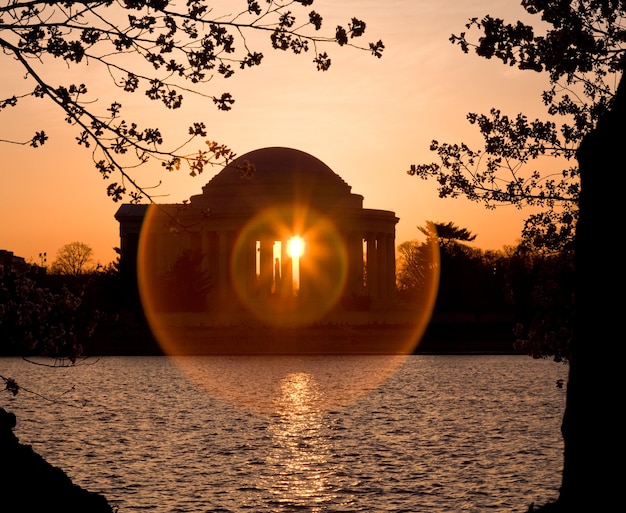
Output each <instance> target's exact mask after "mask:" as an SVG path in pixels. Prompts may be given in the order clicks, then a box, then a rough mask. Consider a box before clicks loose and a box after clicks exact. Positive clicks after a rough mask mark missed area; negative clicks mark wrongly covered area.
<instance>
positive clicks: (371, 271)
mask: <svg viewBox="0 0 626 513" xmlns="http://www.w3.org/2000/svg"><path fill="white" fill-rule="evenodd" d="M365 241H366V244H367V255H366V259H367V260H366V266H367V295H368V296H369V297H370V298H372V299H375V298H377V297H378V287H377V285H378V278H377V276H378V273H377V270H378V263H377V262H378V255H377V252H376V234H374V233H372V232H368V233H367V234H366V236H365Z"/></svg>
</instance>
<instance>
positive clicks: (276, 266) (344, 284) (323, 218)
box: [115, 147, 398, 308]
mask: <svg viewBox="0 0 626 513" xmlns="http://www.w3.org/2000/svg"><path fill="white" fill-rule="evenodd" d="M250 165H252V166H253V167H254V171H253V172H252V174H248V171H249V170H250V169H251V168H250ZM115 218H116V219H117V220H118V221H119V223H120V237H121V243H120V249H121V261H120V264H121V266H122V268H124V267H125V266H128V265H129V264H132V266H134V265H135V262H136V261H137V259H139V260H138V262H139V263H138V269H139V275H140V281H141V280H142V279H143V280H157V281H158V280H161V281H162V282H163V283H165V282H166V281H167V280H168V279H170V280H172V279H173V280H174V283H172V287H171V292H167V293H165V292H164V295H167V296H168V297H172V296H173V295H175V292H174V291H175V290H176V287H177V286H178V287H179V289H180V288H184V289H185V290H186V295H187V297H188V296H189V294H199V295H200V297H201V302H202V301H203V299H202V298H204V297H206V301H207V302H209V301H212V304H213V307H216V308H219V307H220V306H224V305H227V304H231V303H233V302H235V303H237V302H239V303H242V304H243V305H244V306H246V305H248V304H249V303H248V302H251V301H257V300H258V299H259V298H261V299H263V298H265V297H272V296H279V297H282V298H286V299H289V300H290V301H291V300H294V298H296V299H297V301H299V302H315V301H322V300H326V298H327V297H328V296H329V295H333V294H334V295H336V296H337V297H338V298H339V300H338V301H337V303H338V302H339V301H340V300H345V298H360V299H363V298H366V299H368V300H369V302H367V304H370V302H371V304H373V305H375V304H384V303H385V302H388V301H391V300H392V299H393V298H394V297H395V227H396V224H397V222H398V218H397V217H396V216H395V214H394V212H391V211H386V210H373V209H366V208H363V196H361V195H358V194H354V193H352V192H351V187H350V186H349V185H348V184H347V183H346V182H344V181H343V180H342V179H341V177H340V176H339V175H337V174H336V173H334V172H333V171H332V170H331V169H330V168H329V167H328V166H327V165H326V164H324V163H323V162H321V161H320V160H319V159H317V158H315V157H313V156H311V155H309V154H307V153H304V152H302V151H298V150H295V149H290V148H280V147H272V148H263V149H259V150H255V151H252V152H250V153H247V154H245V155H243V156H241V157H239V158H237V159H236V160H234V161H233V162H232V163H231V164H230V165H228V166H227V167H225V168H224V169H223V170H222V171H221V172H219V173H218V174H217V175H215V176H214V177H213V178H212V179H211V180H210V181H209V182H208V183H207V184H206V185H205V186H204V187H203V189H202V194H199V195H196V196H193V197H191V199H190V201H188V202H185V203H181V204H167V205H152V206H148V205H134V204H124V205H122V206H121V207H120V208H119V210H118V211H117V213H116V214H115ZM294 236H299V237H301V238H302V239H303V240H304V244H305V250H304V254H303V255H302V256H301V257H300V258H299V259H298V265H297V266H294V262H293V260H292V257H291V256H290V255H289V254H288V249H287V248H288V241H289V240H290V239H291V238H292V237H294ZM185 273H186V274H185ZM142 276H143V278H142ZM189 280H192V281H193V282H194V283H192V284H191V285H193V290H191V289H190V288H189V285H190V284H188V283H187V284H184V283H183V282H185V281H189ZM168 290H170V289H168ZM208 298H211V299H210V300H209V299H208ZM344 304H349V302H345V301H344ZM361 304H364V303H363V302H362V301H361ZM196 306H197V305H196ZM201 306H202V305H201ZM190 308H191V307H190Z"/></svg>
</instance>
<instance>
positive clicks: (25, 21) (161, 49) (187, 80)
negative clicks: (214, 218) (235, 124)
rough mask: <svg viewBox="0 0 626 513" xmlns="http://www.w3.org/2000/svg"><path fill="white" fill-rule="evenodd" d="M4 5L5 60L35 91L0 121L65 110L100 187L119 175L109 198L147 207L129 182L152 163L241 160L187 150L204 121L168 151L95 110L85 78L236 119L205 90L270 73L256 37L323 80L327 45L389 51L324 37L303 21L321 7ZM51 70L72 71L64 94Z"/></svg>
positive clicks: (344, 32)
mask: <svg viewBox="0 0 626 513" xmlns="http://www.w3.org/2000/svg"><path fill="white" fill-rule="evenodd" d="M4 4H5V5H2V6H0V48H2V59H5V60H7V62H8V61H14V62H17V63H18V64H19V67H21V70H20V71H19V72H18V73H20V74H21V75H24V76H25V77H26V84H27V90H26V91H23V92H16V93H15V94H14V95H12V96H11V97H9V98H5V99H0V110H2V109H7V108H15V107H17V106H19V105H21V104H22V103H23V102H25V101H26V100H33V101H37V100H46V101H48V102H49V103H51V104H52V105H54V106H55V107H56V108H58V109H59V112H60V113H61V115H63V116H64V117H65V120H66V121H67V122H68V123H69V124H70V125H72V126H73V127H75V128H76V141H77V143H78V145H79V146H82V147H84V148H87V149H89V150H90V151H91V152H92V158H93V161H94V163H95V166H96V168H97V170H98V171H99V172H100V173H101V174H102V177H103V178H104V179H110V178H111V177H112V176H114V175H115V176H120V179H119V180H118V181H112V183H110V184H109V185H108V187H107V194H108V195H109V196H111V197H112V198H113V200H115V201H119V200H121V199H123V198H124V197H126V195H128V196H130V198H131V201H139V200H140V199H141V197H142V196H144V197H147V198H148V199H150V194H148V192H147V188H146V187H142V186H141V185H140V184H139V183H137V182H136V181H135V180H134V179H133V177H132V175H131V172H132V170H133V169H135V168H136V167H137V166H139V165H142V164H145V163H146V162H148V161H157V162H160V163H161V165H162V166H163V167H164V168H165V169H167V170H170V171H171V170H174V169H179V168H180V167H181V166H185V167H186V168H187V169H188V171H189V173H190V174H191V175H197V174H200V173H202V171H203V170H204V168H205V167H206V166H209V165H224V164H227V163H228V162H230V161H231V160H232V159H233V158H234V157H235V155H234V153H233V152H232V151H231V150H230V149H229V148H228V147H227V146H226V145H224V144H219V143H217V142H214V141H205V142H206V145H201V146H200V148H199V149H196V150H193V151H192V150H190V149H189V145H190V144H191V141H192V140H194V139H196V138H206V137H207V127H206V125H205V123H204V122H203V121H202V120H197V121H194V122H193V123H192V124H191V125H190V126H189V128H188V130H187V136H188V138H189V139H188V140H187V142H186V143H184V144H183V145H174V146H175V147H168V146H167V145H166V144H165V140H164V135H163V132H162V130H161V129H160V128H159V127H145V126H142V123H141V120H140V119H131V118H126V117H124V116H123V114H124V113H125V110H124V109H123V106H122V102H121V101H113V102H111V103H109V104H102V103H101V102H98V101H97V96H96V94H97V93H94V92H92V91H91V89H90V88H89V87H88V84H87V83H86V81H85V76H88V69H89V72H92V73H95V74H96V75H95V78H94V82H96V83H97V82H98V78H99V77H100V78H107V79H110V80H111V83H112V84H113V86H114V87H115V88H117V89H118V90H119V92H120V96H124V94H126V93H141V92H143V94H145V95H146V96H147V97H148V98H149V99H150V100H154V101H156V102H160V103H161V104H162V105H163V106H164V107H165V108H167V109H170V110H174V109H178V108H180V107H181V106H182V105H183V102H184V97H185V96H186V95H191V94H194V95H198V96H200V97H202V98H205V99H207V100H208V101H209V102H211V103H213V104H214V105H215V107H216V108H217V109H219V110H230V109H231V108H232V106H233V104H234V102H235V98H234V97H233V96H232V95H231V94H230V93H228V92H222V93H217V94H213V93H212V92H210V91H209V90H208V86H209V85H211V86H213V85H214V82H212V80H213V79H214V78H216V77H221V78H224V79H227V78H229V77H231V76H232V75H234V74H235V73H238V72H240V71H242V70H245V69H248V68H252V67H255V66H259V65H260V64H261V63H262V62H263V58H264V55H263V52H262V51H260V48H259V47H260V46H262V43H261V42H260V39H259V38H258V37H255V35H264V34H266V35H267V36H268V38H269V42H268V43H269V45H270V47H271V48H273V49H275V50H282V51H288V52H292V53H294V54H307V53H308V52H313V53H314V54H315V55H314V57H313V62H314V64H315V65H316V66H317V69H318V70H321V71H325V70H327V69H328V68H329V67H330V65H331V58H330V56H329V54H328V53H327V52H326V51H325V50H324V48H325V47H327V46H329V45H338V46H351V47H354V48H359V49H361V50H366V51H370V52H371V53H372V54H373V55H375V56H376V57H381V55H382V51H383V49H384V45H383V43H382V42H381V41H378V42H376V43H369V45H366V46H358V45H356V44H355V40H357V39H359V38H360V37H361V36H363V34H364V32H365V28H366V24H365V22H363V21H362V20H359V19H358V18H351V19H350V20H349V21H348V22H347V24H345V26H341V25H340V26H337V27H336V28H335V29H334V31H333V32H331V33H330V34H324V32H321V30H322V26H323V18H322V16H321V15H320V14H319V13H318V12H316V11H314V10H310V11H308V12H307V11H305V8H307V7H308V6H310V5H311V4H313V0H292V1H285V2H276V1H273V0H268V1H266V2H257V1H255V0H247V1H243V0H236V1H233V2H222V3H221V5H220V4H219V3H217V2H211V1H210V0H189V1H187V2H170V1H169V0H121V1H116V2H114V1H111V0H93V1H89V0H80V1H78V0H66V1H61V2H49V1H47V0H10V1H8V2H4ZM214 4H215V5H214ZM233 5H237V6H239V8H238V9H237V8H236V7H233ZM233 9H235V11H234V12H235V14H233ZM55 61H56V62H61V63H62V64H63V66H64V67H65V68H67V70H66V73H64V75H63V76H64V77H65V76H67V77H68V78H67V82H66V83H63V84H56V83H52V80H56V78H54V75H53V74H51V73H48V72H49V71H52V70H53V69H55V65H56V64H55ZM87 66H89V68H87ZM18 69H19V68H18ZM92 70H95V71H92ZM5 78H6V75H5ZM215 88H217V85H215ZM47 139H48V133H46V131H45V130H44V129H43V128H41V129H37V130H36V131H35V134H34V135H33V136H32V137H31V138H30V139H28V140H26V141H14V140H12V139H11V138H10V137H9V138H8V139H7V138H6V136H3V135H0V140H2V141H5V142H14V143H18V144H25V145H30V146H32V147H34V148H37V147H39V146H41V145H43V144H45V142H46V141H47ZM241 171H242V174H244V175H247V174H249V173H251V172H253V171H254V170H253V168H251V167H249V166H244V167H243V168H242V170H241Z"/></svg>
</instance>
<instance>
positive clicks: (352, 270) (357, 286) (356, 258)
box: [346, 232, 363, 296]
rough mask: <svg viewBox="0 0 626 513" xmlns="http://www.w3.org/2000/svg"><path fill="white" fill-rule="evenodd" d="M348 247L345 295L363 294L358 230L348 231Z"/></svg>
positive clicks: (361, 254) (361, 245)
mask: <svg viewBox="0 0 626 513" xmlns="http://www.w3.org/2000/svg"><path fill="white" fill-rule="evenodd" d="M346 245H347V249H348V283H347V285H346V293H347V295H351V294H354V295H357V296H359V295H361V294H363V237H362V235H361V234H360V233H359V232H350V233H349V234H348V235H347V237H346Z"/></svg>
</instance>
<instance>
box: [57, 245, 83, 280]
mask: <svg viewBox="0 0 626 513" xmlns="http://www.w3.org/2000/svg"><path fill="white" fill-rule="evenodd" d="M92 255H93V250H92V249H91V248H90V247H89V246H88V245H87V244H85V243H83V242H70V243H69V244H66V245H65V246H63V247H62V248H61V249H59V251H58V252H57V257H56V260H55V261H54V262H52V266H51V267H50V270H51V272H53V273H56V274H71V275H74V276H76V275H79V274H83V273H85V272H87V271H89V270H91V269H89V268H88V266H89V264H90V262H91V261H92V258H91V257H92Z"/></svg>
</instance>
